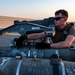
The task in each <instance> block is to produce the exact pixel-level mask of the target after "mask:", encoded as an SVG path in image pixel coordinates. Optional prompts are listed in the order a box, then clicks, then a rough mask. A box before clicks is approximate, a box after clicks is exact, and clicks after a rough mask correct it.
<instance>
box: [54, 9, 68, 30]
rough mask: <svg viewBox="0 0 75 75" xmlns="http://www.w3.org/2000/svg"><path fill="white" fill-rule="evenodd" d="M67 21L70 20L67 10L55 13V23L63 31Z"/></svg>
mask: <svg viewBox="0 0 75 75" xmlns="http://www.w3.org/2000/svg"><path fill="white" fill-rule="evenodd" d="M67 19H68V12H67V11H66V10H63V9H61V10H57V11H56V12H55V19H54V23H55V25H56V26H58V27H60V28H61V29H63V28H64V27H65V25H66V22H67Z"/></svg>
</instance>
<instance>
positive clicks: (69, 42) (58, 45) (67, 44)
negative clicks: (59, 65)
mask: <svg viewBox="0 0 75 75" xmlns="http://www.w3.org/2000/svg"><path fill="white" fill-rule="evenodd" d="M74 40H75V37H74V35H68V36H67V37H66V39H65V41H62V42H58V43H52V44H51V48H69V47H70V46H71V45H72V42H73V41H74Z"/></svg>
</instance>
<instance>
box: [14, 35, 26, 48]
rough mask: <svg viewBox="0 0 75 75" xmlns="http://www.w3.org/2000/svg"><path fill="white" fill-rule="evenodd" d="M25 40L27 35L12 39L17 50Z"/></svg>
mask: <svg viewBox="0 0 75 75" xmlns="http://www.w3.org/2000/svg"><path fill="white" fill-rule="evenodd" d="M25 39H27V35H22V36H20V37H19V38H17V39H14V41H15V42H16V46H17V47H18V48H20V47H22V46H23V42H24V40H25Z"/></svg>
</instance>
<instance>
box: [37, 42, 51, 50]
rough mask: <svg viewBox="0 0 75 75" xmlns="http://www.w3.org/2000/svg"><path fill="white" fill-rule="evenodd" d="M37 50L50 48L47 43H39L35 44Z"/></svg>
mask: <svg viewBox="0 0 75 75" xmlns="http://www.w3.org/2000/svg"><path fill="white" fill-rule="evenodd" d="M36 48H37V49H48V48H51V46H50V44H49V43H45V42H41V43H37V44H36Z"/></svg>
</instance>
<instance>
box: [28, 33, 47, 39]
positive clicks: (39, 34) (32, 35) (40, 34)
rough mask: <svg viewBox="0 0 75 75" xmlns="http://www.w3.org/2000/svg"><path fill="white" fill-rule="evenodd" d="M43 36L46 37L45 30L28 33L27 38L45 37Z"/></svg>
mask: <svg viewBox="0 0 75 75" xmlns="http://www.w3.org/2000/svg"><path fill="white" fill-rule="evenodd" d="M43 37H46V36H45V33H44V32H42V33H33V34H29V35H27V39H30V40H32V39H40V38H43Z"/></svg>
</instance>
